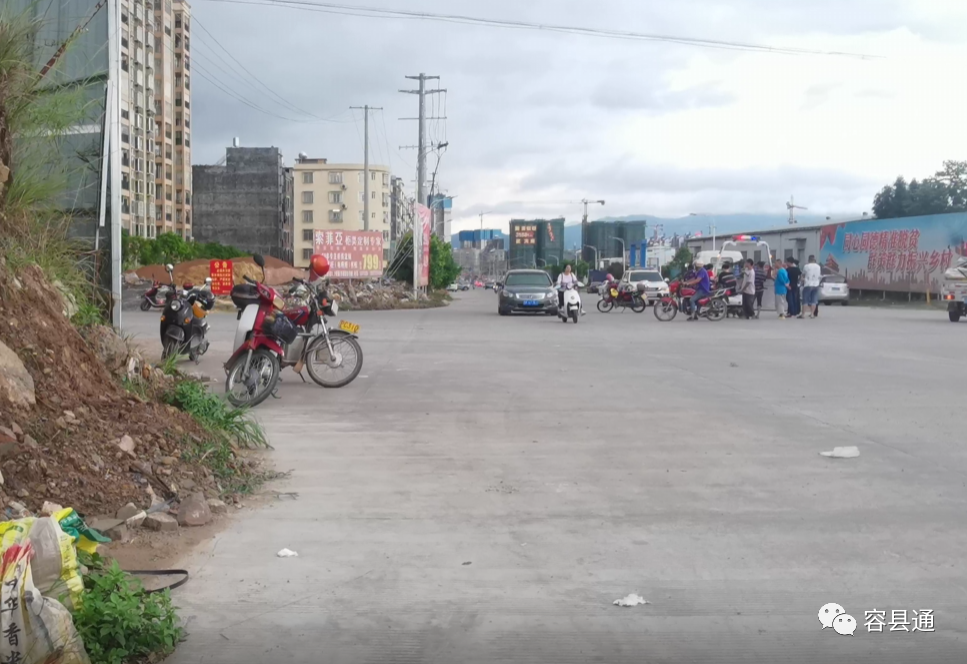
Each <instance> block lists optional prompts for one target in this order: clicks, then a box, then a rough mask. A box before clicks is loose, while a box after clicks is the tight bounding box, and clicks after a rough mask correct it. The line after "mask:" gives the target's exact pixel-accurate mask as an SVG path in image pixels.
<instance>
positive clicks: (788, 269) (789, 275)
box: [772, 256, 822, 318]
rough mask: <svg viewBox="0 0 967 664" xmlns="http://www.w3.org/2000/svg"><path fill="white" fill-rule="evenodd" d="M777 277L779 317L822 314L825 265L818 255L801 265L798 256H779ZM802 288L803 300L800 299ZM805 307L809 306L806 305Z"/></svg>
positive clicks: (775, 270)
mask: <svg viewBox="0 0 967 664" xmlns="http://www.w3.org/2000/svg"><path fill="white" fill-rule="evenodd" d="M772 276H773V278H774V279H775V289H776V311H777V312H778V314H779V318H792V317H795V318H806V312H807V311H808V313H809V316H808V317H809V318H816V317H817V316H818V315H819V284H820V281H821V280H822V269H821V268H820V267H819V263H817V262H816V257H815V256H810V257H809V261H808V262H807V263H806V265H804V266H803V268H802V269H799V261H798V260H796V259H795V258H787V259H785V260H781V259H779V258H777V259H776V262H775V264H774V272H773V275H772ZM800 288H801V289H802V300H801V301H800ZM803 307H805V309H804V308H803Z"/></svg>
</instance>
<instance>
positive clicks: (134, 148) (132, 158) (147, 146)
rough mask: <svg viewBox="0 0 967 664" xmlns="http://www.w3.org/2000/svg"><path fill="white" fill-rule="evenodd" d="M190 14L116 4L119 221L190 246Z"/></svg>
mask: <svg viewBox="0 0 967 664" xmlns="http://www.w3.org/2000/svg"><path fill="white" fill-rule="evenodd" d="M190 16H191V14H190V7H189V5H188V3H187V2H181V1H180V0H121V148H122V149H121V219H122V224H123V227H124V228H125V229H127V230H128V232H130V233H131V235H135V236H138V237H147V238H153V237H156V236H157V235H158V233H168V232H175V233H178V234H179V235H181V236H182V237H184V238H191V236H192V233H191V102H190V89H191V81H190V71H191V59H190V54H191V50H190V31H191V20H190Z"/></svg>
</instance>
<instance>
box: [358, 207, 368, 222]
mask: <svg viewBox="0 0 967 664" xmlns="http://www.w3.org/2000/svg"><path fill="white" fill-rule="evenodd" d="M365 221H366V217H364V216H363V211H362V210H360V211H359V223H361V224H362V223H364V222H365Z"/></svg>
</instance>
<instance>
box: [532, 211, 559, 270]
mask: <svg viewBox="0 0 967 664" xmlns="http://www.w3.org/2000/svg"><path fill="white" fill-rule="evenodd" d="M538 230H539V236H538V237H539V242H538V252H539V253H538V256H540V257H541V258H542V259H543V260H544V261H546V262H547V264H548V265H553V264H555V263H557V264H563V263H564V220H563V219H551V220H550V221H541V222H539V223H538Z"/></svg>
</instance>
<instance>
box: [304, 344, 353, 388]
mask: <svg viewBox="0 0 967 664" xmlns="http://www.w3.org/2000/svg"><path fill="white" fill-rule="evenodd" d="M329 338H330V339H331V340H332V350H333V352H335V353H336V357H332V356H331V355H330V354H329V347H328V346H327V345H326V338H325V337H323V336H318V337H316V338H315V339H313V340H312V341H310V342H309V346H308V348H307V349H306V369H308V370H309V378H311V379H312V380H313V381H314V382H315V383H316V384H317V385H321V386H322V387H331V388H335V387H345V386H346V385H349V384H350V383H351V382H353V381H354V380H356V376H358V375H359V372H360V371H362V368H363V349H362V347H361V346H360V345H359V342H358V341H356V339H354V338H353V337H351V336H349V335H348V334H338V331H332V332H330V333H329ZM340 369H345V370H348V373H346V374H345V375H344V376H343V377H342V378H335V377H334V376H333V375H332V372H334V371H338V370H340ZM336 375H339V374H336Z"/></svg>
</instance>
